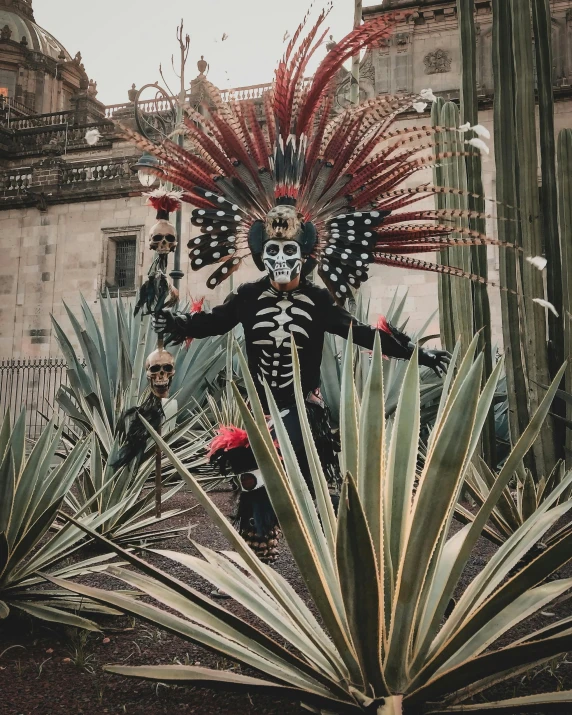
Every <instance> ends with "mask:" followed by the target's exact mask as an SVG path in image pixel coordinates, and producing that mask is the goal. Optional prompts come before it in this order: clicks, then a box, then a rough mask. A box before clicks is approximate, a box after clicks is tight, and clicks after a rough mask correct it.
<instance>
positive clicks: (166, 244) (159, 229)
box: [149, 219, 177, 254]
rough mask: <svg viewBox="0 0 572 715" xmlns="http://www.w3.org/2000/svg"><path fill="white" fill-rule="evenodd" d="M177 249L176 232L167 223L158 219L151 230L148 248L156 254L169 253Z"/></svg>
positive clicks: (171, 225)
mask: <svg viewBox="0 0 572 715" xmlns="http://www.w3.org/2000/svg"><path fill="white" fill-rule="evenodd" d="M176 247H177V232H176V230H175V227H174V226H173V224H172V223H169V221H165V219H160V220H159V221H157V223H156V224H155V225H154V226H153V228H152V229H151V235H150V237H149V248H150V249H151V250H152V251H157V253H162V254H165V253H171V251H174V250H175V248H176Z"/></svg>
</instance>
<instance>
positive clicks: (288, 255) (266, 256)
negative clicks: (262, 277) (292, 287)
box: [262, 240, 302, 285]
mask: <svg viewBox="0 0 572 715" xmlns="http://www.w3.org/2000/svg"><path fill="white" fill-rule="evenodd" d="M262 260H263V261H264V266H265V267H266V270H267V271H268V275H269V276H270V280H271V281H273V282H274V283H279V284H281V285H286V284H287V283H290V282H291V281H293V280H294V279H295V278H297V277H298V276H299V275H300V273H301V271H302V250H301V248H300V244H299V243H297V242H296V241H274V240H270V241H266V243H265V244H264V251H263V253H262Z"/></svg>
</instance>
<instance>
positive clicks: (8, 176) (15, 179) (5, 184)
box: [0, 166, 32, 193]
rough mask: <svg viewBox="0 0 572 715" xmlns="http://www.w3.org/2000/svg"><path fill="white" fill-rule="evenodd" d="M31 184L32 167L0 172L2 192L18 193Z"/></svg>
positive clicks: (0, 189)
mask: <svg viewBox="0 0 572 715" xmlns="http://www.w3.org/2000/svg"><path fill="white" fill-rule="evenodd" d="M31 185H32V168H31V167H29V166H28V167H22V168H20V169H9V170H8V171H5V172H2V173H0V191H1V192H2V193H20V192H21V191H25V190H26V189H29V188H30V186H31Z"/></svg>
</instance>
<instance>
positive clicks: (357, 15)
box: [350, 0, 363, 104]
mask: <svg viewBox="0 0 572 715" xmlns="http://www.w3.org/2000/svg"><path fill="white" fill-rule="evenodd" d="M362 4H363V3H362V0H355V10H354V29H357V28H358V27H359V26H360V25H361V19H362ZM359 60H360V57H359V52H358V53H357V55H354V56H353V57H352V72H351V80H350V81H351V84H350V102H351V103H352V104H359Z"/></svg>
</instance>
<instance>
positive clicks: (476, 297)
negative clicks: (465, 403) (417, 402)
mask: <svg viewBox="0 0 572 715" xmlns="http://www.w3.org/2000/svg"><path fill="white" fill-rule="evenodd" d="M474 14H475V2H474V0H457V16H458V22H459V34H460V40H461V42H460V45H461V64H462V78H461V113H462V123H463V124H465V123H466V122H469V123H470V124H471V126H475V124H478V123H479V106H478V98H477V42H476V35H477V33H476V28H475V16H474ZM471 134H473V133H472V132H471V133H470V134H467V135H466V136H467V139H471V138H472V136H471ZM470 151H471V155H470V156H468V157H467V158H466V159H465V165H466V175H467V189H468V190H469V192H470V193H472V194H474V195H477V196H481V197H482V196H483V194H484V190H483V179H482V161H481V155H480V152H479V150H478V149H475V148H473V147H471V148H470ZM468 206H469V208H470V209H471V211H478V212H480V213H484V212H485V202H484V199H482V198H474V197H469V202H468ZM469 227H470V228H471V229H472V230H474V231H478V232H479V233H482V234H484V233H486V231H487V227H486V221H485V219H471V220H470V221H469ZM470 257H471V269H472V270H471V272H472V273H475V274H477V275H480V276H482V277H483V278H484V279H485V280H486V279H487V276H488V265H487V247H486V246H474V247H473V248H471V249H470ZM473 316H474V329H475V331H480V340H479V347H480V349H481V350H482V351H483V354H484V362H485V364H484V370H483V381H484V382H483V384H484V383H485V382H486V380H488V378H489V377H490V375H491V373H492V370H493V354H492V339H491V308H490V303H489V294H488V292H487V288H486V285H483V284H480V283H477V284H475V285H474V286H473ZM482 441H483V457H484V459H485V461H486V462H487V463H488V464H495V463H496V454H495V453H496V435H495V420H494V412H493V410H491V412H490V415H489V419H488V420H487V423H486V425H485V427H484V429H483V434H482Z"/></svg>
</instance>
